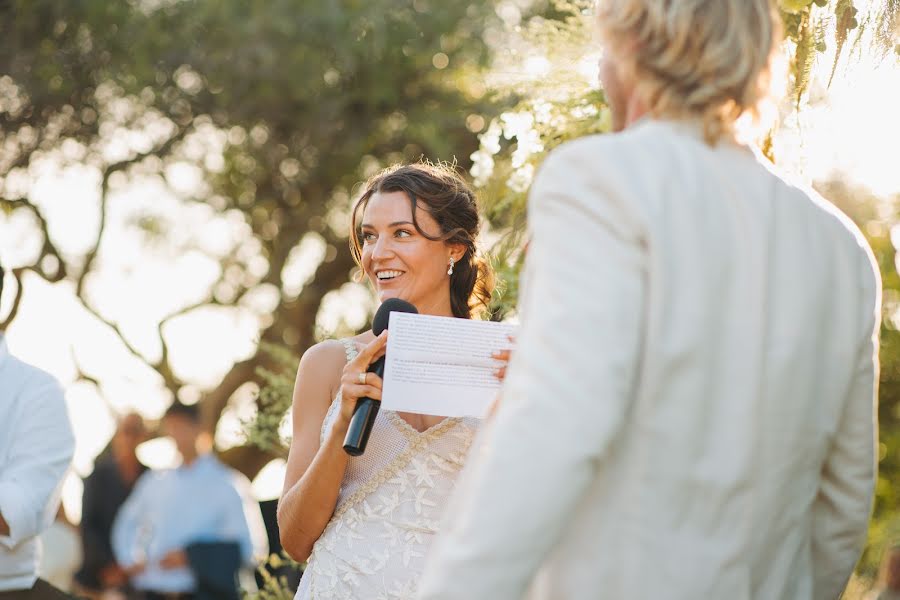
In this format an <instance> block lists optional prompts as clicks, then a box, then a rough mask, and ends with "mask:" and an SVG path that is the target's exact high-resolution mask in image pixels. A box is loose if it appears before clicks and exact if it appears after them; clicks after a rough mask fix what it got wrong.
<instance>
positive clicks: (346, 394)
mask: <svg viewBox="0 0 900 600" xmlns="http://www.w3.org/2000/svg"><path fill="white" fill-rule="evenodd" d="M387 336H388V332H387V331H383V332H382V333H381V335H379V336H378V337H377V338H375V339H374V340H372V341H371V342H370V343H369V344H368V345H367V346H366V347H365V348H363V349H362V350H361V351H360V353H359V354H358V355H357V356H356V358H354V359H353V360H351V361H350V362H348V363H347V364H346V365H345V366H344V373H343V375H342V376H341V414H340V419H341V421H342V423H343V424H344V425H349V423H350V418H351V417H352V416H353V411H354V409H355V408H356V403H357V402H358V401H359V399H360V398H371V399H372V400H381V388H382V380H381V377H379V376H378V375H376V374H375V373H368V372H367V369H368V368H369V365H371V364H372V363H373V362H375V361H376V360H378V359H379V358H381V357H382V356H384V353H385V346H386V345H387ZM363 382H365V383H363Z"/></svg>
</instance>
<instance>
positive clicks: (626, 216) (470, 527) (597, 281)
mask: <svg viewBox="0 0 900 600" xmlns="http://www.w3.org/2000/svg"><path fill="white" fill-rule="evenodd" d="M590 140H591V138H588V141H584V140H579V141H576V142H573V143H570V144H566V145H565V146H563V147H561V148H559V149H557V150H556V151H554V152H553V153H552V154H551V155H550V156H549V157H548V158H547V159H546V161H545V163H544V165H543V166H542V168H541V170H540V172H539V174H538V176H537V178H536V180H535V182H534V185H533V186H532V191H531V196H530V200H529V202H530V204H529V227H530V228H531V244H530V247H529V250H528V257H527V263H528V264H527V266H526V269H527V275H528V281H527V289H526V290H524V296H523V298H522V299H521V302H520V308H521V312H522V325H521V329H520V331H519V334H518V340H517V348H516V351H515V353H514V357H513V359H512V362H511V363H510V366H509V369H508V375H507V379H506V383H505V385H504V389H503V393H502V400H501V404H500V407H499V409H498V412H497V414H496V416H495V420H494V422H493V423H491V424H490V425H489V427H490V431H488V432H486V435H485V436H484V439H483V443H482V445H481V447H480V448H479V449H478V451H477V452H476V453H474V454H473V455H471V456H470V458H469V463H468V465H467V467H466V469H465V473H464V474H463V482H462V484H461V486H460V488H459V489H458V491H457V497H456V498H454V500H453V505H452V507H451V512H452V513H453V516H451V517H449V522H448V523H447V524H446V528H445V530H444V531H443V532H442V535H441V536H439V537H438V540H437V541H436V543H435V546H434V547H433V549H432V552H431V555H430V560H429V564H428V565H427V567H426V572H425V575H424V578H423V581H422V583H421V586H420V588H419V589H420V598H427V599H448V600H449V599H457V598H458V599H461V600H462V599H471V598H491V599H493V600H504V599H509V600H513V599H519V598H521V597H522V596H523V594H524V593H525V591H526V589H527V586H528V585H529V583H530V581H531V579H532V578H533V575H534V574H535V572H536V570H537V569H538V567H539V565H540V564H541V562H542V561H543V559H544V557H545V555H546V554H547V553H548V552H549V550H550V549H551V548H552V547H553V546H554V544H555V543H556V542H557V541H558V539H559V538H560V537H561V535H562V531H563V528H564V527H565V525H566V523H567V521H568V518H569V515H571V513H572V512H573V511H574V510H575V509H576V506H577V504H578V502H579V500H580V499H581V497H582V496H583V494H584V493H585V491H586V489H587V487H588V484H589V482H590V481H591V480H592V479H593V477H594V476H595V471H596V470H597V469H600V468H602V465H603V458H604V454H605V453H606V451H607V449H608V448H609V447H610V444H611V443H612V441H613V439H614V438H615V437H616V434H617V432H618V431H619V430H620V428H621V426H622V424H623V422H624V419H625V415H626V413H627V411H628V410H629V406H630V403H631V400H632V396H633V391H634V390H633V388H634V380H635V375H636V368H637V367H636V365H637V363H638V357H639V348H640V345H641V339H642V330H641V328H642V316H643V311H644V303H645V287H646V275H645V264H644V263H645V260H646V259H645V251H644V248H645V244H644V242H643V234H642V232H641V227H640V226H639V223H640V219H638V218H637V217H636V216H635V215H636V214H637V213H638V211H636V210H635V207H634V206H633V205H632V202H633V201H632V200H631V198H630V196H629V194H628V190H629V186H630V182H629V181H628V178H627V177H626V175H625V173H627V168H626V166H625V165H623V164H622V162H623V158H622V157H621V155H618V154H616V153H613V152H609V151H606V152H603V150H604V149H607V146H606V145H605V143H603V142H599V141H598V140H596V139H594V140H593V141H590ZM608 150H612V148H611V147H610V148H608ZM601 173H602V175H601ZM588 332H589V333H588Z"/></svg>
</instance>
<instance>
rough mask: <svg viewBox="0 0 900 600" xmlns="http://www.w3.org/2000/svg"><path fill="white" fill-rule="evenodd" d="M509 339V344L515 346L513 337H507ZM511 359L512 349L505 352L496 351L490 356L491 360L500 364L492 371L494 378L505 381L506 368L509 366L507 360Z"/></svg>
mask: <svg viewBox="0 0 900 600" xmlns="http://www.w3.org/2000/svg"><path fill="white" fill-rule="evenodd" d="M507 337H508V338H509V343H510V345H512V346H515V344H516V338H515V336H512V335H510V336H507ZM511 357H512V348H506V349H505V350H497V351H496V352H494V353H493V354H491V358H493V359H494V360H498V361H500V362H501V363H502V364H501V365H500V366H498V367H497V368H496V369H494V377H496V378H497V379H499V380H500V381H503V380H504V379H506V368H507V367H508V366H509V359H510V358H511Z"/></svg>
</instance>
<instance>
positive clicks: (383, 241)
mask: <svg viewBox="0 0 900 600" xmlns="http://www.w3.org/2000/svg"><path fill="white" fill-rule="evenodd" d="M392 254H393V249H392V247H391V240H390V238H385V237H383V236H381V237H379V238H378V239H377V240H376V241H375V247H374V248H372V258H373V259H375V260H377V259H379V258H387V257H390V256H391V255H392Z"/></svg>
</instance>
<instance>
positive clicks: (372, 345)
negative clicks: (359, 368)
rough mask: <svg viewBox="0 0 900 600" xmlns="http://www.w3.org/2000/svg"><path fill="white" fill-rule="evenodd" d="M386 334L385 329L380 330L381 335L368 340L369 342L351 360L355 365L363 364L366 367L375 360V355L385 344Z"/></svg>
mask: <svg viewBox="0 0 900 600" xmlns="http://www.w3.org/2000/svg"><path fill="white" fill-rule="evenodd" d="M387 336H388V332H387V330H384V331H382V332H381V335H379V336H378V337H377V338H375V339H374V340H372V341H371V342H369V344H368V345H367V346H366V347H365V348H363V349H362V351H361V352H360V353H359V354H358V355H357V357H356V359H355V360H354V361H353V362H355V363H356V364H357V365H365V366H366V367H368V366H369V365H370V364H372V363H373V362H374V361H375V360H376V358H375V357H376V355H377V354H378V352H379V351H380V350H382V349H383V348H384V347H385V345H386V344H387Z"/></svg>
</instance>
